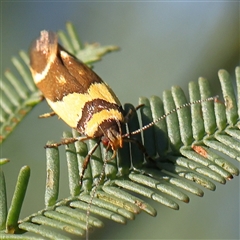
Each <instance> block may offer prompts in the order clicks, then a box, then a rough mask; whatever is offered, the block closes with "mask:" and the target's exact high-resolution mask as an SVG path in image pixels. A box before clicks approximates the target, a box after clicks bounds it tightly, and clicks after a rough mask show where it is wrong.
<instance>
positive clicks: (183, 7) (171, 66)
mask: <svg viewBox="0 0 240 240" xmlns="http://www.w3.org/2000/svg"><path fill="white" fill-rule="evenodd" d="M239 12H240V6H239V2H238V1H235V2H233V1H232V2H224V1H222V2H214V1H209V2H207V1H202V2H201V1H196V2H194V1H192V2H190V1H186V2H183V1H179V2H178V1H175V2H171V1H169V2H165V1H163V2H150V1H149V2H148V1H142V2H140V1H139V2H138V1H135V2H128V1H112V2H108V1H94V2H90V1H89V2H87V1H85V2H82V1H75V2H74V1H61V2H60V1H49V2H47V1H1V45H0V47H1V74H2V73H3V71H4V70H5V69H8V68H10V69H13V67H12V64H11V61H10V59H11V57H12V56H13V55H17V54H18V51H19V50H20V49H24V50H28V48H29V45H30V43H31V41H32V40H33V39H35V38H36V37H37V36H38V34H39V31H40V30H43V29H46V30H53V31H57V30H59V29H64V28H65V23H66V22H67V21H71V22H72V23H73V24H74V25H75V27H76V29H77V31H78V33H79V34H80V36H81V38H82V40H83V41H84V42H90V43H91V42H96V41H97V42H99V43H101V44H103V45H107V44H115V45H118V46H120V47H121V51H119V52H117V53H112V54H109V55H107V56H106V57H104V59H103V61H102V62H100V63H97V64H95V66H94V70H95V71H96V72H97V73H98V74H99V75H100V76H101V77H102V78H103V79H104V80H105V81H106V82H107V83H108V84H109V85H110V86H111V87H112V88H113V89H114V91H115V93H116V94H117V95H118V97H119V99H120V101H121V102H122V103H125V102H131V103H133V104H134V105H137V102H138V97H139V96H146V97H150V96H151V95H159V96H160V97H161V95H162V91H163V90H165V89H170V88H171V86H172V85H179V86H181V87H182V88H183V89H185V90H187V83H188V82H189V81H197V79H198V77H200V76H204V77H206V78H208V79H209V80H210V81H211V85H212V88H213V94H217V93H219V82H218V77H217V72H218V70H219V69H222V68H223V69H226V70H228V71H229V72H230V73H231V74H232V77H233V79H234V69H235V67H236V66H237V65H239V46H240V41H239V33H240V29H239V26H240V22H239V19H240V18H239ZM45 112H49V107H48V106H47V104H46V103H45V102H43V103H41V104H40V105H38V106H37V107H36V108H34V110H33V111H32V112H31V113H30V114H29V115H28V116H27V117H26V118H25V120H24V121H23V122H21V123H20V124H19V126H18V127H17V129H16V130H15V132H14V133H13V134H12V135H11V136H10V137H9V138H8V139H7V140H6V141H5V142H4V144H3V145H2V146H1V157H8V158H10V160H11V162H10V163H8V164H7V165H4V167H3V169H4V172H5V176H6V181H7V188H8V200H9V201H10V199H11V197H12V194H13V189H14V184H15V182H16V179H17V174H18V171H19V169H20V168H21V166H23V165H29V166H30V167H31V178H30V184H29V188H28V191H27V196H26V202H25V203H24V206H23V211H22V213H21V218H23V217H25V216H27V215H29V214H31V213H33V212H35V211H37V210H40V209H42V208H43V207H44V199H43V195H44V185H45V178H46V173H45V151H44V149H43V146H44V144H45V143H46V141H47V140H50V139H52V140H55V141H57V140H59V139H60V137H61V134H62V131H64V130H69V127H68V126H66V124H64V123H63V122H62V121H59V120H57V118H51V119H44V120H40V119H38V115H40V114H42V113H45ZM61 153H62V154H63V150H61ZM234 163H235V165H237V166H238V167H239V164H238V163H237V162H236V161H234ZM61 168H62V170H61V191H60V197H66V196H68V190H67V175H66V171H65V168H66V163H65V162H64V157H62V162H61ZM239 185H240V184H239V177H236V178H234V179H233V180H232V181H231V182H228V183H227V184H226V186H221V185H219V184H217V190H216V191H215V192H210V191H208V190H204V191H205V196H204V198H198V197H195V196H190V197H191V201H190V203H189V204H184V203H180V210H179V211H174V210H171V209H168V208H166V207H164V206H161V205H159V204H154V203H153V204H154V206H155V207H156V208H157V210H158V215H157V217H155V218H153V217H150V216H148V215H146V214H144V213H142V214H140V215H139V216H137V218H136V220H135V221H131V222H128V224H127V225H126V226H120V225H118V224H115V223H112V222H106V226H105V228H103V229H102V230H100V231H95V233H94V234H93V235H91V239H239V238H240V233H239V208H240V202H239ZM36 189H37V192H36ZM32 193H34V194H32Z"/></svg>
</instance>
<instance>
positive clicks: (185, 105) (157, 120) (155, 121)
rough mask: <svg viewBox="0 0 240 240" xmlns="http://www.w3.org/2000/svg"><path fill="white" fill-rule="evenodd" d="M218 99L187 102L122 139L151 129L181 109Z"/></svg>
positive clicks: (215, 97)
mask: <svg viewBox="0 0 240 240" xmlns="http://www.w3.org/2000/svg"><path fill="white" fill-rule="evenodd" d="M217 98H218V95H216V96H214V97H209V98H206V99H203V100H201V99H200V100H196V101H193V102H189V103H184V104H183V105H181V106H179V107H177V108H174V109H173V110H171V111H170V112H168V113H166V114H164V115H162V116H161V117H159V118H157V119H155V120H154V121H153V122H151V123H149V124H148V125H146V126H144V127H142V128H140V129H138V130H136V131H133V132H131V133H126V134H124V135H123V136H122V137H123V138H126V137H129V136H130V135H135V134H138V133H140V132H143V131H144V130H146V129H148V128H150V127H152V126H153V125H154V124H156V123H157V122H159V121H161V120H163V119H164V118H166V117H167V116H169V115H171V114H172V113H174V112H177V111H178V110H180V109H182V108H185V107H189V106H191V105H193V104H196V103H202V102H209V101H216V99H217Z"/></svg>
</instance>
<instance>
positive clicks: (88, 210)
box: [86, 148, 107, 240]
mask: <svg viewBox="0 0 240 240" xmlns="http://www.w3.org/2000/svg"><path fill="white" fill-rule="evenodd" d="M105 151H106V154H105V156H107V148H105ZM106 165H107V159H105V160H104V161H103V167H102V172H101V174H100V176H99V178H98V181H97V183H96V186H95V188H94V189H93V192H92V196H91V198H90V201H89V203H88V207H87V217H86V240H88V235H89V231H88V221H89V216H90V209H91V206H92V201H93V198H94V196H95V194H96V192H97V188H98V186H99V184H100V182H101V181H102V179H103V177H104V172H105V168H106Z"/></svg>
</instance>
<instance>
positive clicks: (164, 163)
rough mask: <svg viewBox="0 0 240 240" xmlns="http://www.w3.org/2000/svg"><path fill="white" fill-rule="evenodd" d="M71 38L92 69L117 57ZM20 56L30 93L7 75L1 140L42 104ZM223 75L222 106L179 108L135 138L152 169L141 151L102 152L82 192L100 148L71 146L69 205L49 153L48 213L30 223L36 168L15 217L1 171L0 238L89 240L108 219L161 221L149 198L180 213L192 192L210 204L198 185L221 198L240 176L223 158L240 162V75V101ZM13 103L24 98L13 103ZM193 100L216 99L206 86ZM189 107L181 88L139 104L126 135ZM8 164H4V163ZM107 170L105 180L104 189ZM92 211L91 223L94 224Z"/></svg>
mask: <svg viewBox="0 0 240 240" xmlns="http://www.w3.org/2000/svg"><path fill="white" fill-rule="evenodd" d="M67 32H68V35H66V34H65V33H63V32H59V36H60V38H61V40H62V43H63V45H64V47H65V48H67V49H68V51H70V52H72V53H73V54H75V55H76V56H77V57H79V58H80V59H82V60H83V61H84V62H86V63H88V64H91V63H92V62H94V61H97V60H99V58H100V57H101V56H102V55H104V54H105V53H106V52H108V51H113V50H116V49H117V48H116V47H114V46H106V47H101V46H99V45H87V46H83V45H82V44H81V42H80V41H79V40H78V37H77V35H76V32H75V31H74V28H73V26H72V25H71V24H69V23H68V24H67ZM20 56H21V58H22V59H23V62H24V64H23V63H22V62H20V61H19V60H17V59H16V58H14V62H15V63H14V65H15V66H18V67H17V69H18V70H19V72H20V74H21V76H22V78H23V80H24V83H25V85H26V86H27V87H26V86H23V85H21V86H20V83H19V80H18V79H17V78H16V77H14V76H13V75H11V74H10V73H9V72H8V73H7V75H6V78H7V79H8V80H9V81H10V83H11V84H12V85H13V86H14V89H12V87H9V86H7V84H3V85H1V87H2V90H3V92H4V94H5V97H4V98H3V101H2V102H1V104H2V109H3V111H2V114H1V120H2V121H3V124H2V125H1V130H2V131H1V132H2V137H1V138H2V140H4V139H5V138H6V137H7V136H8V134H9V133H10V132H11V131H12V130H13V129H14V127H15V126H16V125H17V123H18V122H19V121H20V120H22V118H23V116H24V115H25V114H26V113H27V112H29V111H30V110H31V109H32V107H33V106H34V105H35V104H36V103H38V102H39V101H40V100H41V95H40V94H39V92H38V91H37V90H36V88H35V85H34V84H33V82H32V79H31V76H30V73H29V70H28V58H27V56H26V54H25V53H23V52H21V54H20ZM22 56H24V58H23V57H22ZM21 61H22V60H21ZM218 74H219V80H220V83H221V88H222V95H223V98H221V97H220V98H218V99H217V98H216V99H215V101H205V102H202V103H201V104H193V105H191V106H190V107H186V108H180V109H179V110H178V111H176V112H174V113H172V114H171V115H169V116H168V117H166V118H165V119H163V120H162V121H159V122H158V123H157V124H155V125H154V126H153V127H151V128H149V129H147V130H145V131H143V132H142V133H141V134H138V135H136V136H134V137H135V138H137V140H138V141H140V142H142V140H143V144H144V146H145V148H146V151H147V153H148V154H149V156H150V157H151V159H152V160H151V161H145V160H144V155H143V153H142V151H141V150H140V149H139V148H138V146H137V145H136V144H129V143H124V148H123V149H119V151H118V154H117V157H116V158H115V159H112V160H109V161H107V162H106V161H105V159H110V158H111V152H106V151H105V150H104V148H101V147H99V148H98V149H97V150H96V151H95V152H94V154H93V156H92V157H91V160H90V164H89V166H88V168H87V170H86V172H85V175H84V177H83V182H82V186H80V185H79V180H80V177H79V176H80V173H81V169H82V165H83V161H84V158H85V156H86V154H87V152H88V150H89V149H91V148H92V147H93V146H94V145H95V143H96V141H95V140H90V141H88V142H87V143H84V142H76V143H75V144H69V145H68V146H66V160H67V165H68V177H69V178H68V182H69V191H70V196H69V197H67V198H65V199H59V198H58V193H59V188H60V186H59V178H60V177H59V172H60V167H59V166H60V164H59V161H60V160H59V152H58V149H57V148H52V149H46V164H47V180H46V190H45V206H46V207H45V208H44V209H42V210H40V211H38V212H37V213H33V214H32V215H31V216H28V217H26V218H25V219H22V220H19V219H18V217H19V214H20V210H21V205H22V203H23V200H24V195H25V192H26V186H27V183H28V180H29V175H30V169H29V167H27V166H25V167H23V168H22V169H21V170H20V173H19V177H18V181H17V184H16V189H15V193H14V196H13V199H12V203H11V206H10V208H9V209H7V207H6V206H7V204H6V186H5V181H4V174H3V171H0V178H1V179H0V184H1V185H0V196H1V199H3V201H1V206H0V211H1V213H2V214H0V215H1V216H0V228H1V230H2V231H1V232H0V237H1V238H2V239H7V238H8V237H9V234H11V239H22V238H24V239H40V238H41V239H42V237H45V238H50V239H70V238H69V235H68V234H69V233H71V234H72V236H73V238H74V236H76V235H77V236H83V235H84V234H85V232H86V221H88V229H89V230H91V229H93V228H100V227H103V221H102V219H103V218H108V219H111V220H113V221H115V222H118V223H126V221H127V220H133V219H134V218H135V215H136V214H138V213H140V212H142V211H144V212H146V213H148V214H150V215H152V216H155V215H156V210H155V209H154V208H153V206H151V205H150V204H149V203H147V202H146V201H145V200H144V198H146V197H147V198H150V199H152V200H153V201H156V202H158V203H160V204H163V205H165V206H167V207H169V208H172V209H175V210H176V209H178V208H179V205H178V203H177V201H175V200H174V199H176V200H180V201H183V202H188V201H189V197H188V195H187V194H186V192H188V193H192V194H195V195H197V196H203V194H204V193H203V191H202V190H201V189H200V187H198V186H197V185H196V184H194V183H197V184H198V185H199V186H202V187H204V188H206V189H209V190H215V182H218V183H221V184H224V183H225V182H226V181H227V180H230V179H232V178H233V177H234V176H237V175H238V174H239V170H238V168H237V167H236V166H234V165H233V164H232V163H230V162H229V161H228V160H226V159H225V158H224V157H223V156H224V155H226V156H229V157H231V158H233V159H235V160H237V161H239V160H240V122H239V116H240V97H239V96H240V67H237V68H236V83H237V94H236V95H235V93H234V89H233V85H232V82H231V80H230V76H229V74H228V73H227V72H226V71H225V70H220V71H219V73H218ZM2 82H3V81H2ZM15 91H16V92H17V93H18V94H15ZM13 93H14V94H13ZM13 95H14V96H17V97H15V98H14V99H12V97H13ZM189 96H190V101H191V102H193V101H196V100H199V99H206V98H209V97H211V96H212V93H211V89H210V86H209V82H208V81H207V80H206V79H204V78H199V81H198V83H196V82H191V83H189ZM187 102H188V100H187V97H186V95H185V94H184V92H183V91H182V89H181V88H180V87H177V86H174V87H172V89H171V90H167V91H164V93H163V97H162V99H160V98H159V97H157V96H153V97H151V98H150V99H147V98H140V99H139V104H144V106H143V107H142V108H141V110H140V117H138V115H137V114H135V115H133V117H132V118H131V119H130V121H129V123H128V124H127V126H126V128H127V130H128V131H129V132H133V131H134V130H136V129H139V126H140V125H142V126H145V125H147V124H148V123H150V122H152V121H153V120H155V119H157V118H159V117H161V116H162V115H164V114H165V113H168V112H170V111H171V110H172V109H174V108H176V107H179V106H182V105H183V104H185V103H187ZM17 103H18V104H17ZM124 109H125V111H126V112H128V111H129V109H134V107H133V106H132V105H130V104H125V105H124ZM77 135H78V133H77V132H76V131H73V132H72V133H70V132H64V134H63V137H64V138H65V137H72V136H77ZM7 161H8V160H7V159H2V160H1V161H0V163H1V164H4V163H6V162H7ZM103 168H104V169H105V171H104V177H102V180H101V182H99V179H100V176H101V175H102V169H103ZM96 186H98V187H97V188H96ZM183 190H184V191H183ZM92 195H93V198H91V196H92ZM89 202H91V206H89ZM89 209H90V215H89V216H88V217H87V216H86V215H87V212H88V211H89ZM59 230H61V231H59ZM25 232H30V233H35V234H38V235H34V237H33V236H31V235H30V236H29V235H25V234H23V233H25ZM37 236H39V237H37Z"/></svg>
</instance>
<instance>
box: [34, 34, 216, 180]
mask: <svg viewBox="0 0 240 240" xmlns="http://www.w3.org/2000/svg"><path fill="white" fill-rule="evenodd" d="M30 67H31V72H32V75H33V79H34V81H35V84H36V85H37V87H38V88H39V89H40V90H41V92H42V94H43V96H44V97H45V99H46V101H47V102H48V104H49V106H50V107H51V108H52V110H53V111H54V113H51V114H47V115H45V117H48V116H52V115H54V114H56V115H58V117H59V118H61V119H62V120H63V121H64V122H66V123H67V124H68V125H69V126H70V127H71V128H74V129H76V130H77V131H78V132H79V133H80V134H81V136H80V137H76V138H66V139H63V140H62V141H61V142H60V143H53V144H49V145H46V147H58V146H60V145H63V144H70V143H74V142H76V141H84V140H87V139H98V142H97V143H96V144H95V146H94V147H93V148H92V149H91V150H90V151H89V153H88V155H87V157H86V159H85V161H84V164H83V169H82V173H81V175H80V184H81V183H82V178H83V175H84V171H85V169H86V168H87V166H88V162H89V160H90V156H91V155H92V154H93V152H94V151H95V150H96V148H97V147H98V146H99V144H100V142H102V144H103V145H104V146H105V147H106V149H107V150H108V149H112V151H113V155H112V158H114V157H115V155H116V153H117V150H118V149H119V148H122V147H123V142H124V141H129V142H132V141H133V142H136V143H137V144H138V146H139V147H140V148H141V149H142V150H143V151H144V147H143V146H142V145H141V144H140V143H139V142H137V141H135V140H133V139H132V138H131V136H132V135H134V134H138V133H140V132H141V131H144V130H146V129H147V128H149V127H151V126H152V125H154V124H155V123H156V122H158V121H160V120H161V119H163V118H165V117H166V116H167V115H169V114H171V113H172V112H175V111H177V110H178V109H180V108H182V107H185V106H189V105H190V104H193V103H188V104H185V105H182V106H180V107H179V108H177V109H174V110H172V111H171V112H169V113H167V114H165V115H164V116H162V117H161V118H158V119H156V120H155V121H154V122H152V123H150V124H148V125H146V126H144V127H142V128H141V129H138V130H136V131H135V132H132V133H127V134H123V133H122V132H123V130H122V129H123V125H124V124H125V123H126V122H127V120H128V119H129V115H130V114H131V112H129V113H127V114H124V111H123V108H122V106H121V103H120V101H119V100H118V98H117V97H116V95H115V94H114V92H113V91H112V89H111V88H110V87H109V86H108V85H107V84H106V83H105V82H104V81H103V80H102V79H101V78H100V77H99V76H98V75H97V74H96V73H95V72H93V71H92V70H91V69H90V68H89V67H88V66H87V65H85V64H84V63H83V62H81V61H80V60H78V59H77V58H75V57H74V56H73V55H71V54H70V53H69V52H67V51H66V50H65V49H64V48H63V47H62V46H61V45H60V44H58V38H57V35H56V34H55V33H53V32H48V31H41V33H40V37H39V38H37V39H36V40H35V41H34V42H33V44H32V46H31V49H30ZM213 99H214V98H209V99H206V100H207V101H210V100H213ZM202 101H205V100H202ZM202 101H201V100H199V101H196V102H195V103H197V102H202ZM144 153H145V156H147V154H146V152H145V151H144ZM106 161H107V159H105V162H106ZM103 171H104V169H103Z"/></svg>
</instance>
